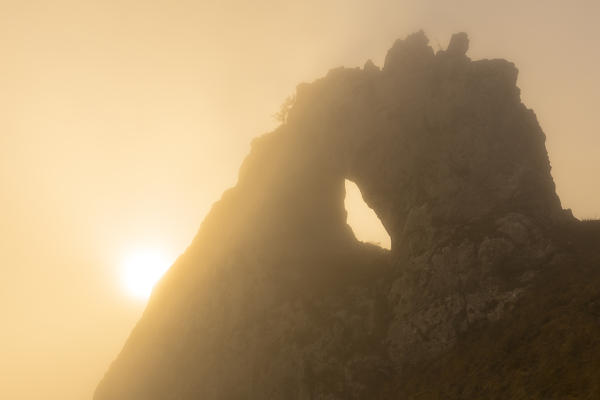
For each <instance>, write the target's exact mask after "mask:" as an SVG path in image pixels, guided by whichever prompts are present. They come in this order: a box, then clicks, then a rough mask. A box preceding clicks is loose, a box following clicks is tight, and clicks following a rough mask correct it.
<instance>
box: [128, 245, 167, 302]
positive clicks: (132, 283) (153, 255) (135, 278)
mask: <svg viewBox="0 0 600 400" xmlns="http://www.w3.org/2000/svg"><path fill="white" fill-rule="evenodd" d="M170 265H171V262H170V260H169V258H168V257H167V256H166V255H165V254H164V253H163V252H161V251H160V250H157V249H137V250H134V251H131V252H130V253H128V254H127V256H125V257H124V258H123V261H122V265H121V283H122V285H123V287H124V289H125V290H126V292H127V294H129V295H130V296H132V297H135V298H137V299H141V300H146V299H148V297H150V294H151V293H152V288H153V287H154V285H155V284H156V282H157V281H158V280H159V279H160V278H161V277H162V276H163V274H164V273H165V272H166V271H167V270H168V269H169V266H170Z"/></svg>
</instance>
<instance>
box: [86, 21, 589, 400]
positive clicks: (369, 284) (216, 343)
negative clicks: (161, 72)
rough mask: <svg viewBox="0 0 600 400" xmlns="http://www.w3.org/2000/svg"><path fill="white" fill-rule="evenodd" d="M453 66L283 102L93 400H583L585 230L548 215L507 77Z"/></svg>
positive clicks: (538, 168) (429, 61) (339, 79)
mask: <svg viewBox="0 0 600 400" xmlns="http://www.w3.org/2000/svg"><path fill="white" fill-rule="evenodd" d="M468 47H469V40H468V38H467V35H466V34H464V33H458V34H455V35H454V36H453V37H452V39H451V41H450V44H449V46H448V48H447V49H446V50H440V51H437V52H434V50H433V49H432V48H431V47H430V46H429V44H428V39H427V37H426V36H425V34H424V33H423V32H417V33H415V34H412V35H410V36H409V37H407V38H406V39H403V40H398V41H396V43H394V45H393V46H392V48H391V49H390V50H389V51H388V53H387V56H386V58H385V63H384V65H383V67H381V68H380V67H378V66H376V65H374V64H373V63H372V62H370V61H367V62H366V63H365V65H364V67H363V68H337V69H334V70H331V71H330V72H329V73H328V74H327V75H326V76H325V77H323V78H321V79H318V80H316V81H314V82H313V83H310V84H307V83H303V84H300V85H299V86H298V87H297V92H296V93H295V96H294V97H293V98H292V99H291V100H290V101H289V102H287V103H286V104H285V107H284V108H283V109H282V111H281V114H280V117H281V120H282V121H283V122H282V124H281V125H280V126H279V128H277V129H276V130H275V131H274V132H271V133H268V134H266V135H263V136H261V137H259V138H257V139H255V140H254V142H253V144H252V149H251V151H250V154H249V155H248V156H247V157H246V159H245V160H244V162H243V164H242V166H241V168H240V172H239V179H238V182H237V184H236V186H235V187H233V188H231V189H229V190H228V191H226V192H225V193H224V194H223V196H222V198H221V199H220V200H219V201H218V202H216V203H215V204H214V206H213V208H212V210H211V212H210V213H209V215H208V216H207V217H206V219H205V220H204V222H203V223H202V225H201V227H200V229H199V231H198V234H197V236H196V237H195V238H194V240H193V242H192V243H191V245H190V246H189V248H188V249H187V250H186V252H185V253H184V254H183V255H182V256H180V257H179V259H178V260H177V261H176V262H175V264H174V265H173V266H172V267H171V269H170V270H169V271H168V273H167V274H166V275H165V276H164V278H163V279H162V280H161V281H160V282H159V284H158V285H157V286H156V288H155V290H154V292H153V295H152V297H151V299H150V302H149V304H148V306H147V309H146V311H145V312H144V315H143V316H142V318H141V320H140V321H139V323H138V324H137V326H136V327H135V329H134V330H133V332H132V333H131V336H130V337H129V339H128V341H127V343H126V344H125V346H124V348H123V350H122V351H121V353H120V354H119V355H118V357H117V358H116V360H115V361H114V362H113V364H112V365H111V367H110V368H109V370H108V372H107V373H106V375H105V376H104V378H103V379H102V381H101V382H100V384H99V386H98V388H97V390H96V393H95V396H94V398H95V399H96V400H120V399H127V400H150V399H395V398H398V399H412V398H415V399H416V398H423V399H425V398H426V399H430V398H432V399H435V398H444V399H452V398H456V399H475V398H485V399H490V398H544V399H550V398H590V399H592V398H600V250H599V249H600V247H599V245H600V223H599V222H598V221H585V222H581V221H578V220H576V219H575V218H574V217H573V216H572V214H571V213H570V212H569V211H568V210H563V209H562V207H561V204H560V200H559V198H558V196H557V195H556V192H555V186H554V182H553V179H552V176H551V173H550V163H549V159H548V155H547V151H546V148H545V136H544V133H543V132H542V130H541V128H540V126H539V124H538V121H537V119H536V116H535V114H534V112H533V111H532V110H530V109H528V108H527V107H526V106H525V105H524V104H523V103H522V102H521V99H520V91H519V88H518V87H517V85H516V82H517V75H518V70H517V69H516V67H515V66H514V65H513V64H512V63H510V62H508V61H505V60H502V59H495V60H477V61H473V60H471V59H470V58H469V57H468V56H467V55H466V54H467V51H468ZM346 179H348V180H351V181H353V182H355V183H356V184H357V185H358V187H359V188H360V190H361V192H362V194H363V197H364V200H365V202H366V203H367V204H368V205H369V206H370V207H371V208H372V209H373V210H374V211H375V213H376V214H377V216H378V217H379V219H380V220H381V222H382V224H383V225H384V227H385V228H386V230H387V232H388V233H389V235H390V237H391V243H392V245H391V250H389V251H388V250H385V249H382V248H379V247H377V246H375V245H371V244H365V243H362V242H359V241H357V240H356V238H355V237H354V235H353V233H352V230H351V229H350V227H349V226H348V225H347V223H346V210H345V208H344V196H345V189H344V182H345V180H346Z"/></svg>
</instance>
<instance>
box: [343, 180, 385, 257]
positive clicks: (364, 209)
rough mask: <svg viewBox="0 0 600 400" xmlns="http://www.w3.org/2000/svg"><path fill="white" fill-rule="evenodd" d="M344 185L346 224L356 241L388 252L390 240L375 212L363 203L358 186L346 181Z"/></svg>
mask: <svg viewBox="0 0 600 400" xmlns="http://www.w3.org/2000/svg"><path fill="white" fill-rule="evenodd" d="M344 184H345V188H346V197H345V198H344V207H345V209H346V223H347V224H348V225H349V226H350V228H352V232H353V233H354V237H355V238H356V240H359V241H361V242H365V243H371V244H375V245H377V246H379V247H381V248H384V249H386V250H390V249H391V247H392V239H391V237H390V235H389V233H388V232H387V230H386V229H385V227H384V226H383V223H382V222H381V220H380V219H379V217H377V214H376V213H375V211H374V210H373V209H372V208H371V207H369V205H368V204H367V203H366V202H365V201H364V199H363V196H362V193H361V191H360V188H359V187H358V185H357V184H356V183H354V182H352V181H351V180H348V179H346V180H345V182H344Z"/></svg>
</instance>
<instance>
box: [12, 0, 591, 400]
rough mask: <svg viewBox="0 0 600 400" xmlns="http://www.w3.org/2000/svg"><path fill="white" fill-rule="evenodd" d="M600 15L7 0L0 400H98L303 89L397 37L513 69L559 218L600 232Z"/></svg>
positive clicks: (422, 4)
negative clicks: (131, 292)
mask: <svg viewBox="0 0 600 400" xmlns="http://www.w3.org/2000/svg"><path fill="white" fill-rule="evenodd" d="M599 15H600V2H598V1H597V0H594V1H592V0H590V1H586V0H580V1H577V0H574V1H570V2H565V1H538V0H535V1H533V0H532V1H523V0H521V1H516V0H515V1H503V2H498V1H482V0H469V1H466V0H463V1H461V0H454V1H443V0H440V1H433V0H424V1H423V0H421V1H417V0H411V1H402V0H393V1H354V0H344V1H342V0H339V1H328V2H327V1H315V0H305V1H294V2H285V1H266V0H255V1H201V0H196V1H191V0H189V1H177V0H170V1H166V0H158V1H152V0H145V1H131V0H119V1H116V0H102V1H101V0H96V1H85V0H76V1H63V0H52V1H50V0H45V1H35V0H31V1H26V0H18V1H10V0H0V57H1V58H0V315H2V323H1V324H2V325H1V326H0V355H1V356H0V398H2V399H27V400H29V399H31V400H33V399H35V400H38V399H46V400H54V399H56V400H59V399H60V400H81V399H86V398H91V393H92V391H93V389H94V387H95V385H96V383H97V382H98V381H99V379H100V377H101V376H102V374H103V373H104V371H105V370H106V369H107V367H108V365H109V363H110V362H111V360H112V359H113V358H114V357H115V356H116V354H117V352H118V351H119V349H120V347H121V346H122V344H123V342H124V340H125V338H126V337H127V334H128V332H129V330H130V329H131V327H132V326H133V324H134V323H135V321H136V320H137V318H139V316H140V314H141V312H142V310H143V306H144V302H143V301H139V300H135V299H133V298H132V297H130V296H128V295H127V293H126V292H125V291H124V290H123V288H122V285H121V282H120V273H121V271H120V268H122V265H121V264H122V262H123V260H124V258H126V257H127V255H128V254H129V253H130V252H131V251H132V249H135V248H138V247H143V248H154V249H159V250H160V251H162V252H163V253H164V254H165V255H166V258H168V259H170V260H172V259H174V258H175V257H176V256H177V255H178V254H179V253H181V252H182V251H183V250H184V249H185V247H186V246H187V244H188V243H189V242H190V241H191V239H192V237H193V236H194V234H195V232H196V230H197V228H198V227H199V225H200V222H201V221H202V218H203V216H204V215H205V214H206V212H207V211H208V209H209V207H210V205H211V204H212V202H213V201H215V200H217V199H218V198H219V197H220V194H221V192H222V191H223V190H224V189H226V188H227V187H229V186H231V185H233V184H234V183H235V180H236V174H237V169H238V167H239V165H240V163H241V161H242V159H243V157H244V155H245V154H246V153H247V151H248V149H249V141H250V140H251V138H252V137H254V136H257V135H259V134H261V133H264V132H267V131H269V130H271V129H273V128H274V127H275V124H276V123H275V120H274V119H273V118H272V115H273V114H274V113H275V112H277V111H278V109H279V105H280V104H281V103H282V101H283V100H284V99H285V98H286V97H287V96H288V95H290V94H292V93H293V92H294V89H295V86H296V84H297V83H299V82H301V81H311V80H314V79H316V78H318V77H320V76H322V75H324V74H325V73H326V72H327V70H328V69H330V68H333V67H336V66H340V65H344V66H349V67H354V66H362V65H363V64H364V62H365V61H366V60H367V59H369V58H371V59H373V61H374V62H375V63H376V64H378V65H382V62H383V58H384V56H385V52H386V51H387V49H388V48H389V47H390V46H391V44H392V43H393V42H394V40H395V39H396V38H398V37H404V36H406V35H407V34H409V33H411V32H413V31H416V30H418V29H421V28H422V29H424V30H425V31H426V33H427V34H428V36H429V38H430V40H431V44H432V45H433V47H434V48H436V49H437V48H438V47H445V45H446V44H447V42H448V39H449V37H450V35H451V34H452V33H453V32H456V31H466V32H468V33H469V35H470V36H471V50H470V52H469V55H470V56H471V57H472V58H476V59H477V58H507V59H509V60H511V61H513V62H515V63H516V64H517V66H518V67H519V69H520V75H519V82H518V84H519V86H520V87H521V89H522V97H523V100H524V102H525V103H526V104H527V105H528V106H529V107H531V108H533V109H534V110H535V111H536V113H537V115H538V118H539V120H540V123H541V125H542V128H543V129H544V130H545V132H546V135H547V146H548V149H549V153H550V160H551V163H552V167H553V175H554V177H555V181H556V183H557V188H558V193H559V195H560V197H561V199H562V202H563V206H564V207H565V208H572V209H573V211H574V213H575V215H576V216H578V217H581V218H583V217H597V218H598V217H600V185H599V184H598V181H599V178H598V177H599V176H600V158H599V157H598V153H599V150H600V132H599V125H600V113H599V112H598V111H597V107H598V105H599V104H600V101H599V100H600V73H598V65H599V64H600V52H598V45H599V42H600V24H598V23H597V18H598V16H599Z"/></svg>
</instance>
